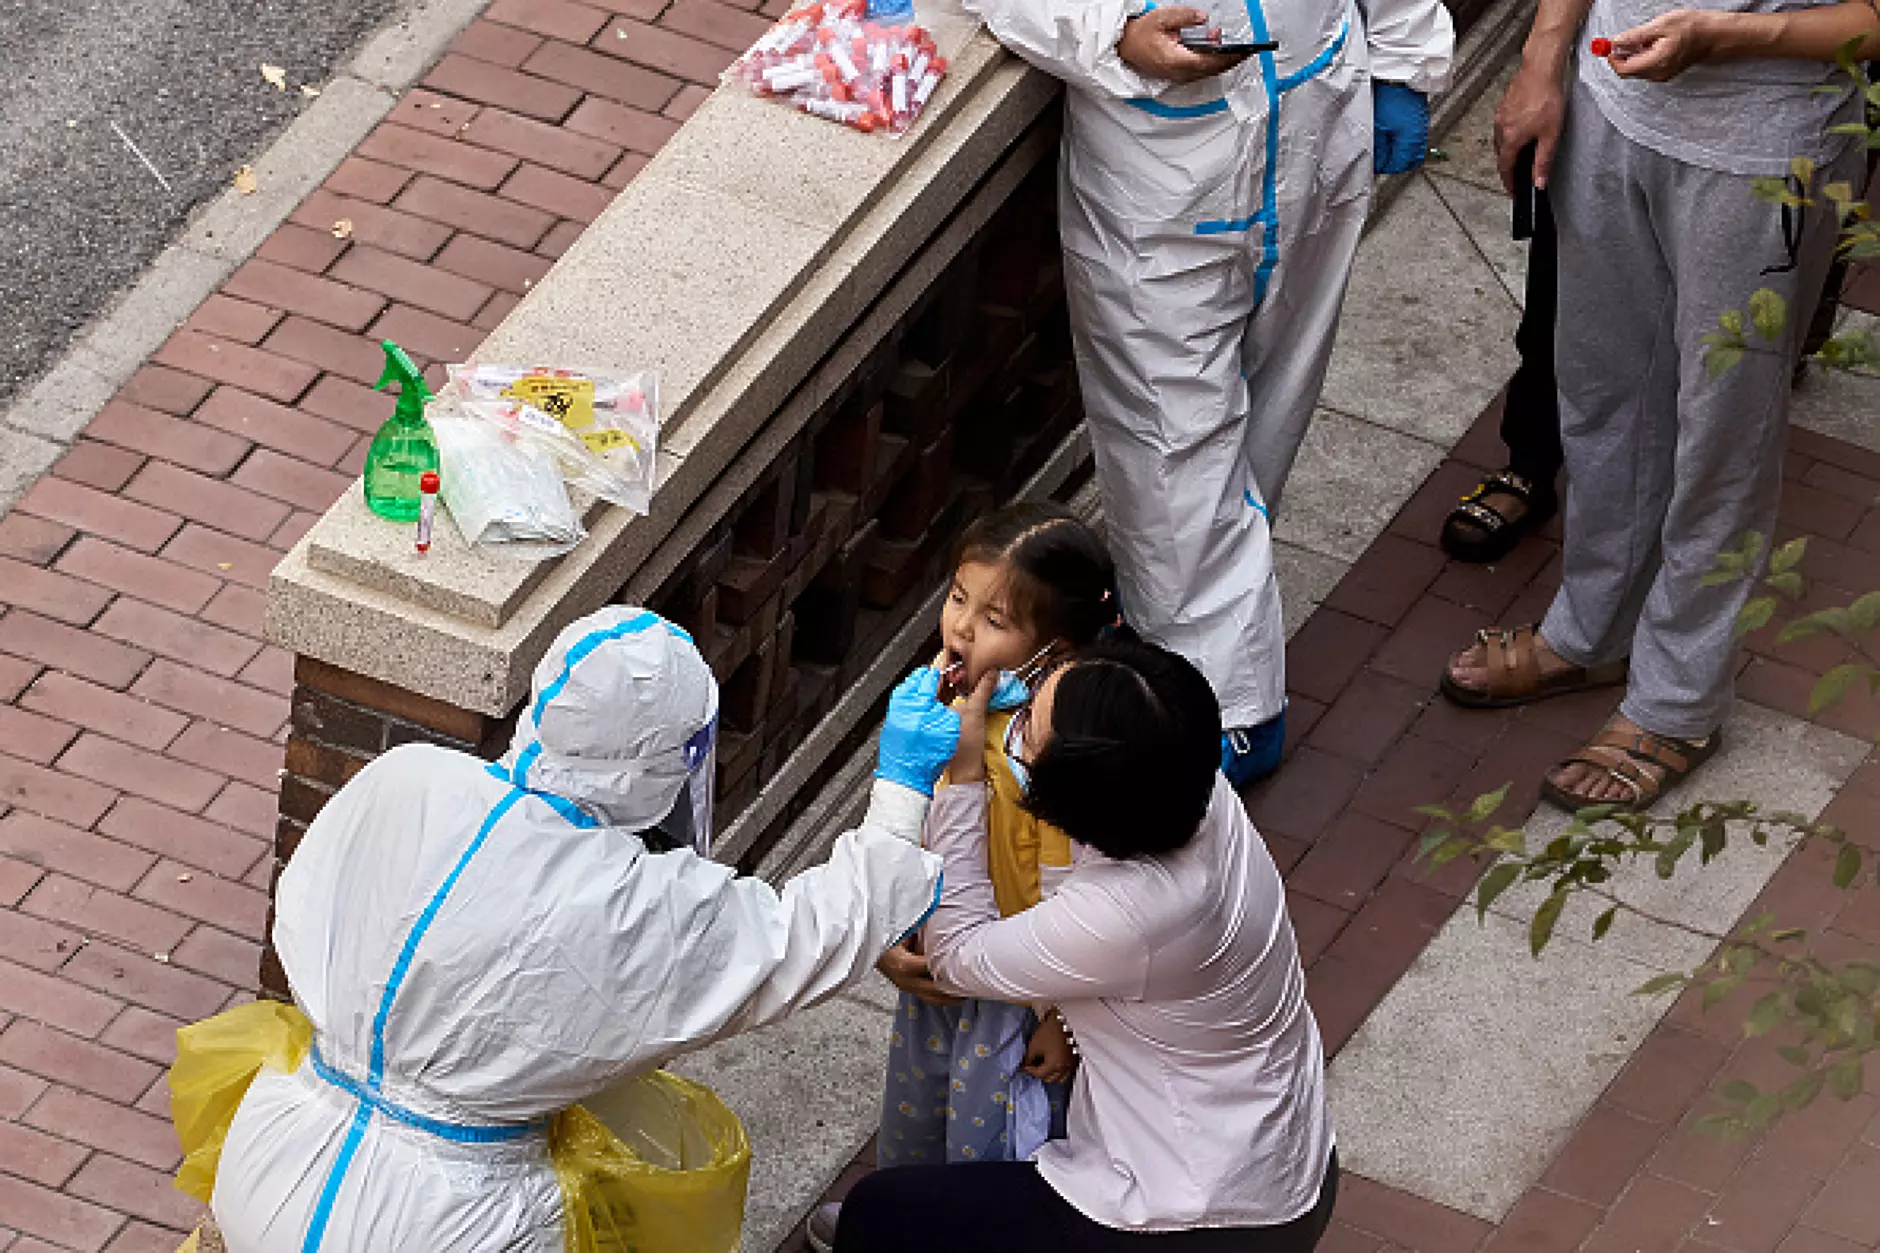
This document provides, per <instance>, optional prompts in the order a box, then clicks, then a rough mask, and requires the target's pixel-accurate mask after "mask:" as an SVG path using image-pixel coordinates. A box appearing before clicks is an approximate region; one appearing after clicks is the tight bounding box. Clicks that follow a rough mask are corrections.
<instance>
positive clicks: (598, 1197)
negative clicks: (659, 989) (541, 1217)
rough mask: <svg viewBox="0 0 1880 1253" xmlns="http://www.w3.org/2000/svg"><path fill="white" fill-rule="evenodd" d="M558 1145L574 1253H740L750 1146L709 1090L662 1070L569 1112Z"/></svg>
mask: <svg viewBox="0 0 1880 1253" xmlns="http://www.w3.org/2000/svg"><path fill="white" fill-rule="evenodd" d="M549 1135H550V1141H551V1146H552V1153H553V1156H554V1161H555V1173H556V1174H557V1175H558V1176H559V1177H560V1179H561V1194H562V1201H563V1203H564V1205H565V1207H566V1212H567V1230H568V1249H569V1253H735V1250H736V1249H737V1247H738V1236H739V1232H740V1231H741V1230H742V1228H743V1226H744V1195H745V1188H746V1186H747V1185H748V1184H749V1182H750V1178H751V1142H750V1140H749V1139H747V1138H746V1137H745V1134H744V1124H743V1123H741V1122H739V1121H738V1116H737V1115H736V1114H734V1113H732V1112H731V1110H730V1109H729V1108H728V1107H727V1106H726V1105H725V1103H724V1102H723V1101H721V1100H719V1099H718V1095H717V1094H716V1093H715V1092H713V1091H712V1090H711V1089H710V1088H708V1087H705V1086H704V1085H703V1084H698V1083H693V1082H691V1081H690V1080H688V1079H681V1078H679V1077H678V1076H677V1075H672V1074H668V1073H666V1072H665V1071H663V1070H656V1071H653V1072H651V1073H650V1074H644V1075H639V1076H636V1077H635V1078H633V1079H630V1080H628V1081H627V1082H625V1083H622V1084H618V1085H616V1086H614V1087H612V1088H609V1089H608V1090H607V1091H605V1092H602V1093H600V1094H598V1095H597V1096H595V1097H594V1098H592V1099H591V1100H589V1101H587V1102H584V1103H583V1104H582V1105H577V1106H575V1107H574V1108H573V1109H570V1110H567V1111H565V1112H563V1113H562V1114H561V1115H560V1116H559V1117H557V1118H556V1119H555V1125H554V1127H553V1129H552V1130H551V1131H550V1133H549Z"/></svg>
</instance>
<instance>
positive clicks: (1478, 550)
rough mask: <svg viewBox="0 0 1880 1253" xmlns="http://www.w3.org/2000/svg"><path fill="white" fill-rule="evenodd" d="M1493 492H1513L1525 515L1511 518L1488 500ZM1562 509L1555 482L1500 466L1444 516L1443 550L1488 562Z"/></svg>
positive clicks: (1505, 551) (1464, 557) (1501, 556)
mask: <svg viewBox="0 0 1880 1253" xmlns="http://www.w3.org/2000/svg"><path fill="white" fill-rule="evenodd" d="M1490 495H1504V496H1513V497H1515V498H1516V499H1517V500H1519V501H1520V502H1521V505H1522V509H1521V516H1520V517H1518V518H1507V517H1504V516H1503V515H1501V514H1500V513H1498V512H1496V511H1495V510H1493V509H1491V508H1489V507H1488V505H1486V504H1484V503H1483V502H1484V500H1486V498H1487V497H1489V496H1490ZM1559 509H1560V500H1559V498H1558V497H1557V496H1556V495H1555V494H1554V488H1553V484H1551V483H1537V482H1535V481H1534V480H1533V479H1530V478H1528V477H1527V476H1526V475H1523V474H1516V473H1515V472H1514V471H1513V470H1497V471H1496V472H1495V473H1493V474H1491V475H1489V476H1488V477H1486V478H1484V479H1483V480H1482V481H1481V482H1480V483H1477V484H1476V485H1475V490H1474V491H1472V492H1470V493H1469V494H1468V495H1467V496H1464V497H1463V498H1462V501H1461V503H1459V504H1458V505H1457V506H1456V507H1455V508H1454V509H1451V510H1450V511H1449V516H1448V517H1447V518H1445V519H1444V520H1443V551H1444V552H1446V553H1448V554H1449V555H1450V556H1451V557H1454V558H1455V559H1456V560H1457V561H1469V562H1474V563H1476V564H1481V565H1485V564H1487V563H1488V562H1491V561H1500V560H1501V559H1502V558H1503V557H1506V556H1507V555H1508V554H1509V553H1511V552H1513V551H1514V546H1515V545H1516V544H1519V543H1520V542H1521V537H1522V536H1523V535H1526V534H1528V533H1529V532H1530V531H1535V530H1539V529H1540V528H1541V527H1542V526H1544V525H1546V523H1547V520H1548V519H1549V518H1551V517H1553V516H1554V514H1555V513H1557V512H1558V511H1559Z"/></svg>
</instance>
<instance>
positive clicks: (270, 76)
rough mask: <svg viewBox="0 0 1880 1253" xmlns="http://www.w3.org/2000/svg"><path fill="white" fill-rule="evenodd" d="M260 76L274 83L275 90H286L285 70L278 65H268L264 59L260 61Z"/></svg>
mask: <svg viewBox="0 0 1880 1253" xmlns="http://www.w3.org/2000/svg"><path fill="white" fill-rule="evenodd" d="M261 77H263V78H265V79H267V80H268V81H269V82H270V83H272V84H274V89H275V90H276V91H286V90H287V71H286V70H284V69H282V68H281V67H280V66H278V65H269V64H268V63H267V62H266V61H263V62H262V63H261Z"/></svg>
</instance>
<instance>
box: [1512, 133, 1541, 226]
mask: <svg viewBox="0 0 1880 1253" xmlns="http://www.w3.org/2000/svg"><path fill="white" fill-rule="evenodd" d="M1536 147H1537V145H1535V144H1528V145H1527V146H1526V147H1524V148H1522V149H1521V151H1519V152H1517V153H1515V154H1514V237H1515V238H1516V239H1532V238H1534V215H1535V209H1536V205H1535V203H1534V199H1535V194H1534V153H1535V149H1536Z"/></svg>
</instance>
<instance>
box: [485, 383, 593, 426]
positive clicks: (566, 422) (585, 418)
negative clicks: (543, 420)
mask: <svg viewBox="0 0 1880 1253" xmlns="http://www.w3.org/2000/svg"><path fill="white" fill-rule="evenodd" d="M503 394H504V395H506V396H514V397H515V398H516V399H517V400H520V401H524V402H526V403H528V404H531V405H534V406H535V407H536V408H537V409H540V410H541V411H542V412H543V413H546V414H547V415H548V416H549V417H551V418H554V419H555V420H556V421H558V422H560V423H561V424H562V425H563V426H565V427H567V428H568V429H569V430H571V431H573V432H574V433H575V434H577V435H581V434H582V432H584V431H586V430H587V429H588V428H589V427H591V426H593V425H594V380H593V379H577V378H552V377H550V376H548V375H543V374H531V375H529V376H527V377H526V378H519V379H517V380H516V381H515V382H514V383H511V384H510V385H509V390H508V391H506V392H504V393H503ZM583 438H586V436H583Z"/></svg>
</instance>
